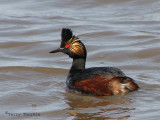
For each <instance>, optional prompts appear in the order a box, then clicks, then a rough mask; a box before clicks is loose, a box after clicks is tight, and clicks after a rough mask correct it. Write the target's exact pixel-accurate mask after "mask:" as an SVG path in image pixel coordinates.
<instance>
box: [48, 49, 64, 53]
mask: <svg viewBox="0 0 160 120" xmlns="http://www.w3.org/2000/svg"><path fill="white" fill-rule="evenodd" d="M63 49H64V48H58V49H56V50H53V51H51V52H49V53H57V52H62V51H63Z"/></svg>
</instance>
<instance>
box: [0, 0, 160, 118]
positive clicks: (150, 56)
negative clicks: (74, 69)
mask: <svg viewBox="0 0 160 120" xmlns="http://www.w3.org/2000/svg"><path fill="white" fill-rule="evenodd" d="M159 5H160V1H158V0H141V1H139V0H130V1H127V0H118V1H116V0H112V1H109V0H86V1H79V0H65V1H59V0H52V1H51V0H45V1H44V0H28V1H26V0H12V1H10V0H1V4H0V13H1V16H0V56H1V57H0V63H1V64H0V108H1V109H0V119H3V120H13V119H14V120H20V119H21V120H40V119H45V120H90V119H94V120H107V119H113V120H116V119H118V120H119V119H122V120H126V119H129V120H140V119H148V120H157V119H159V118H160V115H159V111H160V102H159V101H160V95H159V93H160V78H159V73H160V55H159V53H160V47H159V46H160V37H159V36H160V32H159V31H160V21H159V20H160V17H159V16H160V13H159V10H160V8H159ZM63 27H68V28H71V29H72V30H73V31H74V34H76V35H78V36H79V37H80V38H81V40H82V42H83V43H84V44H85V45H86V48H87V51H88V58H87V65H86V67H93V66H99V67H102V66H114V67H118V68H120V69H122V70H123V71H124V72H125V74H126V75H128V76H130V77H132V78H134V79H135V80H136V82H137V83H138V85H139V86H140V88H141V89H140V90H139V91H137V92H133V93H130V94H126V95H120V96H119V95H118V96H105V97H104V96H102V97H100V96H99V97H97V96H92V95H84V94H81V93H77V92H73V91H70V90H68V89H67V88H66V84H65V79H66V76H67V74H68V71H69V68H70V66H71V62H72V60H71V59H70V58H69V57H68V56H66V55H63V54H61V53H57V54H49V53H48V52H49V51H51V50H53V49H56V48H58V47H59V45H60V32H61V29H62V28H63Z"/></svg>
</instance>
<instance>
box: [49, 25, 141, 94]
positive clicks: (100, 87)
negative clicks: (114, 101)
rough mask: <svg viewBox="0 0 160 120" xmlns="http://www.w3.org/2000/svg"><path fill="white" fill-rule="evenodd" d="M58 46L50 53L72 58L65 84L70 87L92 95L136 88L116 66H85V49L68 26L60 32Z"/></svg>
mask: <svg viewBox="0 0 160 120" xmlns="http://www.w3.org/2000/svg"><path fill="white" fill-rule="evenodd" d="M61 39H62V41H61V45H60V48H58V49H56V50H53V51H51V52H50V53H56V52H63V53H65V54H67V55H69V56H70V57H71V58H72V59H73V62H72V66H71V69H70V71H69V74H68V76H67V80H66V84H67V86H68V87H69V88H70V89H74V90H77V91H81V92H83V93H90V94H94V95H116V94H123V93H127V92H132V91H135V90H138V89H139V87H138V85H137V84H136V83H135V82H134V80H133V79H132V78H129V77H127V76H125V74H124V73H123V72H122V71H121V70H120V69H118V68H114V67H93V68H88V69H86V68H85V63H86V57H87V51H86V48H85V46H84V44H83V43H82V42H81V41H80V39H79V38H78V37H76V36H73V33H72V31H71V30H70V29H68V28H63V29H62V32H61Z"/></svg>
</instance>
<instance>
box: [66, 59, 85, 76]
mask: <svg viewBox="0 0 160 120" xmlns="http://www.w3.org/2000/svg"><path fill="white" fill-rule="evenodd" d="M85 63H86V58H74V59H73V62H72V66H71V69H70V71H69V73H70V74H72V73H74V72H76V71H83V70H84V69H85Z"/></svg>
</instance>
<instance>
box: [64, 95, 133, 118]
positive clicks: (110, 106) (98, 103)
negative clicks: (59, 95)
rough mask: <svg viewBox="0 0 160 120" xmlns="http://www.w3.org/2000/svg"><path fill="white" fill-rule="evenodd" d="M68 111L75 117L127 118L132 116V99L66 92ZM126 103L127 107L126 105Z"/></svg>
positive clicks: (125, 96)
mask: <svg viewBox="0 0 160 120" xmlns="http://www.w3.org/2000/svg"><path fill="white" fill-rule="evenodd" d="M66 100H67V104H68V105H69V107H70V108H69V109H67V110H68V112H69V113H70V115H71V116H74V117H75V119H77V120H78V119H84V120H86V119H102V120H103V119H125V118H129V117H130V111H131V110H135V108H132V107H131V106H129V104H132V100H131V99H130V98H129V97H128V96H127V95H124V96H105V97H104V96H92V95H90V96H88V95H85V94H81V93H68V94H66ZM124 105H125V107H124ZM126 105H128V107H126Z"/></svg>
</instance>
